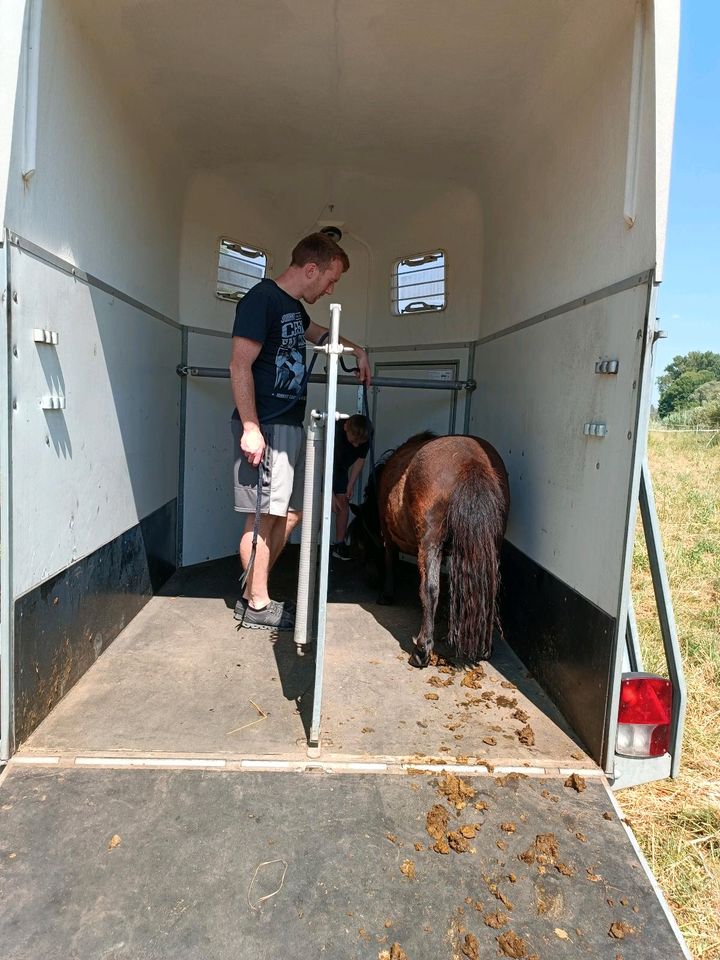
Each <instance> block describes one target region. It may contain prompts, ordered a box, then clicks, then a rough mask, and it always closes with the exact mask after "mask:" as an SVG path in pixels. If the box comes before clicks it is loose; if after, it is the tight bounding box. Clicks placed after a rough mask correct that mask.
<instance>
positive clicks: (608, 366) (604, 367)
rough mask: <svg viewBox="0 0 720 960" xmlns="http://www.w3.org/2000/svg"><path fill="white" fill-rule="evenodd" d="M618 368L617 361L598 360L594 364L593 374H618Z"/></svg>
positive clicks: (618, 362)
mask: <svg viewBox="0 0 720 960" xmlns="http://www.w3.org/2000/svg"><path fill="white" fill-rule="evenodd" d="M619 367H620V361H619V360H598V361H597V363H596V364H595V373H614V374H616V373H617V372H618V369H619Z"/></svg>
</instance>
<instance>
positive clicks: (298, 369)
mask: <svg viewBox="0 0 720 960" xmlns="http://www.w3.org/2000/svg"><path fill="white" fill-rule="evenodd" d="M281 330H282V342H281V345H280V346H279V347H278V351H277V354H276V355H275V387H274V389H273V394H274V395H275V396H276V397H282V398H287V399H288V400H290V399H292V398H293V397H297V396H299V395H300V391H301V390H302V380H303V375H304V373H305V328H304V326H303V322H302V317H301V315H300V314H298V313H285V314H283V316H282V320H281Z"/></svg>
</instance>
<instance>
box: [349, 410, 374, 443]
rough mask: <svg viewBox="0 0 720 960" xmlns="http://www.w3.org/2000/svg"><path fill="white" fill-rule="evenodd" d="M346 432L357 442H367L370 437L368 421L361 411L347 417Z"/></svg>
mask: <svg viewBox="0 0 720 960" xmlns="http://www.w3.org/2000/svg"><path fill="white" fill-rule="evenodd" d="M347 432H348V434H349V436H351V437H352V438H353V440H356V441H357V442H358V443H367V441H368V440H369V439H370V421H369V420H368V418H367V417H364V416H363V415H362V414H361V413H355V414H353V416H352V417H348V420H347Z"/></svg>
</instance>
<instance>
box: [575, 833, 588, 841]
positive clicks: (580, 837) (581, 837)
mask: <svg viewBox="0 0 720 960" xmlns="http://www.w3.org/2000/svg"><path fill="white" fill-rule="evenodd" d="M575 836H576V837H577V839H578V840H579V841H580V843H587V837H586V835H585V834H584V833H579V832H578V833H576V834H575Z"/></svg>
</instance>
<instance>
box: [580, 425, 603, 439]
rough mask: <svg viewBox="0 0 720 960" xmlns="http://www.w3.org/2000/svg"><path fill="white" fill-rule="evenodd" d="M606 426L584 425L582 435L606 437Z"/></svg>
mask: <svg viewBox="0 0 720 960" xmlns="http://www.w3.org/2000/svg"><path fill="white" fill-rule="evenodd" d="M607 432H608V429H607V424H606V423H594V422H592V423H586V424H583V433H584V434H585V436H586V437H606V436H607Z"/></svg>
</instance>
